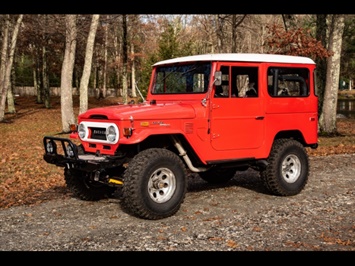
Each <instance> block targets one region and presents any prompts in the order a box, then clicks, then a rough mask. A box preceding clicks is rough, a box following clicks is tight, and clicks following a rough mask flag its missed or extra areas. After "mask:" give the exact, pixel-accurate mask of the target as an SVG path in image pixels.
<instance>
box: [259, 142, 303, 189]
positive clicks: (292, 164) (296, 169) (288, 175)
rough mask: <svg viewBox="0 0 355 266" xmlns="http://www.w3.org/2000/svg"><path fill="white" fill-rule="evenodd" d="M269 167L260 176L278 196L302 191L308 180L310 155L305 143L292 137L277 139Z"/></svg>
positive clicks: (268, 160)
mask: <svg viewBox="0 0 355 266" xmlns="http://www.w3.org/2000/svg"><path fill="white" fill-rule="evenodd" d="M267 162H268V165H267V167H266V168H265V169H264V170H263V171H261V173H260V176H261V179H262V180H263V182H264V184H265V186H266V188H267V189H268V190H269V191H270V192H271V193H272V194H274V195H277V196H293V195H296V194H298V193H300V192H301V191H302V190H303V188H304V187H305V186H306V184H307V182H308V176H309V157H308V154H307V152H306V150H305V148H304V147H303V145H302V144H301V143H300V142H298V141H296V140H290V139H278V140H276V141H275V143H274V145H273V147H272V150H271V153H270V156H269V158H268V159H267Z"/></svg>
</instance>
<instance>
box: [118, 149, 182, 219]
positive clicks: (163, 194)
mask: <svg viewBox="0 0 355 266" xmlns="http://www.w3.org/2000/svg"><path fill="white" fill-rule="evenodd" d="M123 176H124V183H123V188H122V207H123V208H124V209H126V210H127V212H129V213H131V214H132V215H134V216H136V217H139V218H143V219H148V220H158V219H163V218H167V217H169V216H172V215H174V214H175V213H176V212H177V211H178V210H179V209H180V206H181V204H182V203H183V201H184V198H185V194H186V191H187V172H186V167H185V165H184V164H183V162H182V160H181V159H180V158H179V156H178V155H176V154H175V153H173V152H172V151H169V150H166V149H159V148H151V149H147V150H144V151H142V152H140V153H139V154H137V155H136V156H135V157H134V158H133V159H132V160H131V161H130V162H129V165H128V167H127V169H126V171H125V173H124V175H123Z"/></svg>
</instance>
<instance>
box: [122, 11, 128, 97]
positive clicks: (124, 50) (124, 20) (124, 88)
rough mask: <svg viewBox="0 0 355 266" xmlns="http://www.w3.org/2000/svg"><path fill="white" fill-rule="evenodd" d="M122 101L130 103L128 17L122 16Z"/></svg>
mask: <svg viewBox="0 0 355 266" xmlns="http://www.w3.org/2000/svg"><path fill="white" fill-rule="evenodd" d="M122 30H123V33H122V35H123V36H122V53H123V54H122V60H123V62H122V64H123V65H122V94H123V95H122V100H123V103H124V104H127V103H128V95H127V94H128V77H127V76H128V75H127V69H128V36H127V15H126V14H123V15H122Z"/></svg>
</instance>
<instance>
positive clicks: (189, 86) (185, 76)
mask: <svg viewBox="0 0 355 266" xmlns="http://www.w3.org/2000/svg"><path fill="white" fill-rule="evenodd" d="M210 73H211V63H210V62H201V63H189V64H174V65H169V66H166V65H165V66H158V67H157V69H156V71H155V77H154V84H153V89H152V94H182V93H184V94H186V93H189V94H193V93H205V92H207V90H208V82H209V78H210Z"/></svg>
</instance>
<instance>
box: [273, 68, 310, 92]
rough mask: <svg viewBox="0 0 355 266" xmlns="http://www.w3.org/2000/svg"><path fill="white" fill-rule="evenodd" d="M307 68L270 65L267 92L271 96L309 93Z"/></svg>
mask: <svg viewBox="0 0 355 266" xmlns="http://www.w3.org/2000/svg"><path fill="white" fill-rule="evenodd" d="M309 75H310V73H309V70H308V69H307V68H284V67H270V68H269V69H268V93H269V95H270V96H272V97H305V96H308V95H309Z"/></svg>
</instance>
